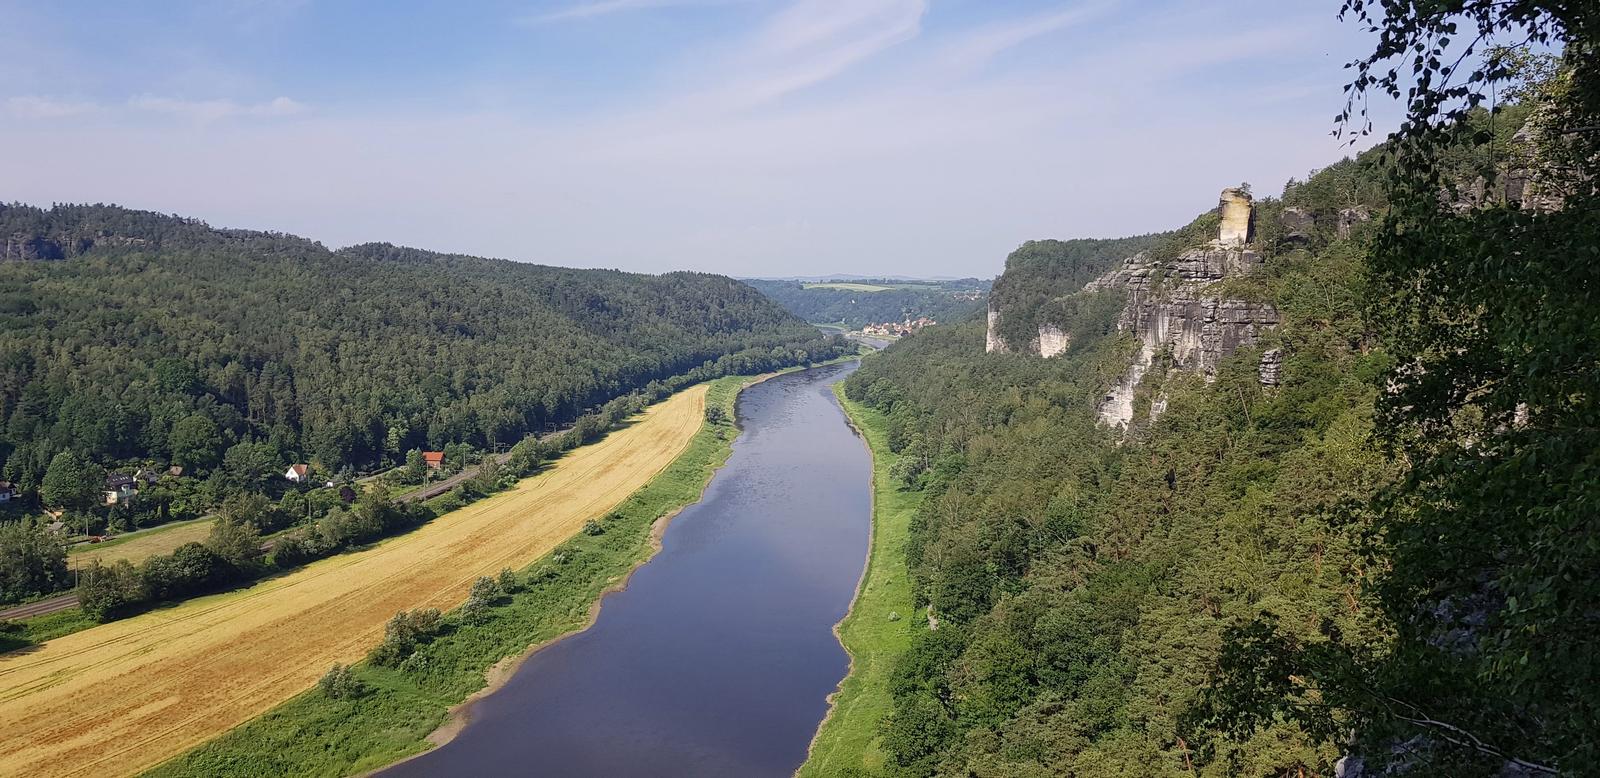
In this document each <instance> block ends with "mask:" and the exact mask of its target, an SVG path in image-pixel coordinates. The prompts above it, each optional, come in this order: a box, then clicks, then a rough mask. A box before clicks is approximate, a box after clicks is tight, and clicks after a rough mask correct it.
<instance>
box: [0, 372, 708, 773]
mask: <svg viewBox="0 0 1600 778" xmlns="http://www.w3.org/2000/svg"><path fill="white" fill-rule="evenodd" d="M705 392H706V387H705V386H697V387H694V388H691V389H688V390H685V391H683V392H680V393H679V394H677V395H676V396H674V397H672V398H671V399H669V400H667V401H665V402H663V403H660V404H658V405H656V406H655V407H653V408H651V409H650V410H649V411H647V412H646V413H645V414H644V415H643V416H642V417H641V418H640V420H639V421H638V422H637V423H635V424H634V425H632V426H630V427H628V428H626V429H623V430H619V431H617V432H614V433H612V434H611V435H609V436H607V437H606V439H605V440H603V441H601V442H599V443H596V444H594V445H591V446H586V447H584V448H580V449H578V450H576V451H573V452H572V453H570V454H568V455H567V456H566V457H565V458H563V459H562V460H560V461H559V462H558V463H557V464H556V466H555V467H553V468H552V469H551V470H550V471H548V472H546V473H543V474H541V475H539V476H536V477H534V478H530V479H526V480H524V481H523V482H522V483H520V484H519V485H518V486H517V487H516V488H515V489H514V490H512V491H509V492H506V493H503V494H500V495H496V496H494V497H491V498H489V499H486V500H483V501H481V502H478V503H475V504H473V505H471V506H468V507H466V508H463V509H462V510H459V511H456V512H455V513H452V514H449V515H446V516H442V517H440V518H438V519H435V520H434V521H432V522H430V523H428V524H427V525H425V526H423V527H421V528H419V529H417V530H416V531H414V532H411V533H409V534H406V535H403V536H400V537H397V538H393V539H391V540H389V541H386V542H384V543H382V544H380V545H378V546H377V547H375V548H372V549H369V550H367V551H362V552H359V553H355V554H344V555H340V556H337V557H332V558H329V559H325V560H322V561H319V562H316V563H314V564H312V565H309V566H307V567H306V568H304V569H302V570H299V571H297V572H294V573H291V574H288V575H285V576H283V577H280V578H276V579H272V580H269V581H265V582H262V583H260V584H257V585H255V586H252V587H250V588H248V589H244V590H241V591H238V592H230V593H228V594H222V595H216V596H211V597H203V598H200V599H197V600H191V601H189V602H186V603H183V604H181V605H178V606H175V607H172V608H168V609H164V610H159V611H154V612H151V613H147V614H144V615H141V616H137V617H134V618H131V619H126V620H123V621H119V622H113V623H111V624H107V625H104V626H100V627H95V628H93V629H89V630H85V631H83V632H78V633H75V634H72V635H68V636H65V637H62V638H58V639H56V640H52V641H49V642H48V643H45V644H44V645H42V646H40V647H38V648H36V649H32V650H24V651H21V652H17V653H15V654H9V655H4V656H0V690H3V691H0V774H5V775H36V776H56V775H97V776H98V775H122V774H129V773H134V772H138V771H139V770H141V769H145V768H148V767H150V766H153V765H155V764H157V763H159V762H161V761H164V760H165V759H167V758H169V757H172V756H175V755H177V754H178V753H181V752H182V751H184V750H186V749H188V748H191V747H193V746H195V745H198V744H199V743H201V742H204V741H205V740H207V739H209V738H211V737H212V736H215V735H217V734H220V733H222V732H223V731H226V730H227V729H229V728H231V727H233V726H236V725H238V724H240V723H243V722H244V721H246V720H248V719H250V718H252V717H254V716H257V715H260V714H261V713H264V712H266V711H267V710H268V709H270V708H271V707H273V706H274V705H277V704H278V703H280V702H283V701H284V700H286V699H288V698H289V697H291V696H293V695H294V694H296V693H298V692H300V691H302V690H304V689H306V688H307V687H309V686H311V685H313V684H314V683H316V680H317V679H318V678H319V677H321V675H322V674H323V672H325V671H326V670H327V668H328V666H329V665H331V664H332V663H334V662H350V661H354V660H356V659H359V658H361V657H362V656H363V655H364V654H365V653H366V652H367V651H368V650H369V649H370V648H371V646H372V645H373V644H375V643H376V642H377V640H378V638H379V637H381V635H382V631H383V624H384V622H385V621H387V620H388V619H389V617H391V616H393V615H394V613H395V612H396V611H399V610H402V609H408V608H416V607H430V606H431V607H438V608H450V607H454V606H456V605H458V604H460V603H461V602H462V601H463V600H465V598H466V593H467V589H468V587H469V586H470V585H471V582H472V580H473V579H474V578H476V577H477V576H479V575H492V574H493V573H495V572H496V571H498V570H499V569H501V568H502V567H513V568H516V567H521V566H523V565H526V564H528V563H529V562H532V561H533V560H534V559H537V558H538V557H539V556H541V555H543V554H544V553H546V552H548V551H549V550H550V549H552V548H554V547H555V546H556V545H558V544H560V543H561V542H562V541H564V540H566V539H567V538H568V537H570V536H572V535H573V534H574V533H575V532H577V531H578V530H579V529H580V528H581V527H582V526H583V523H584V522H585V521H587V520H588V519H590V518H593V517H595V516H597V515H600V514H603V513H605V512H606V511H608V510H610V509H611V508H612V507H613V506H615V505H616V504H617V503H619V502H621V501H622V500H623V499H624V498H626V497H627V496H628V495H629V494H631V493H632V492H633V491H634V490H636V489H638V488H639V487H640V486H643V485H644V484H645V482H647V481H648V480H649V479H650V478H651V477H653V476H654V475H655V474H656V473H658V472H660V471H661V469H662V468H664V467H666V465H667V464H668V463H670V462H671V461H672V460H673V459H674V458H675V457H676V456H677V455H678V454H679V453H681V452H682V451H683V449H684V447H685V446H687V445H688V443H689V440H690V439H691V438H692V437H693V435H694V433H695V431H696V430H698V429H699V427H700V424H701V420H702V419H703V417H704V408H705Z"/></svg>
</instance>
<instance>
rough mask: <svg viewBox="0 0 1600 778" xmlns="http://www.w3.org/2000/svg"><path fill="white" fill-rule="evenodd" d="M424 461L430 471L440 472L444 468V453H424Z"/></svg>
mask: <svg viewBox="0 0 1600 778" xmlns="http://www.w3.org/2000/svg"><path fill="white" fill-rule="evenodd" d="M422 461H423V463H424V464H426V465H427V466H428V469H429V470H438V469H439V468H441V467H444V452H443V451H424V452H422Z"/></svg>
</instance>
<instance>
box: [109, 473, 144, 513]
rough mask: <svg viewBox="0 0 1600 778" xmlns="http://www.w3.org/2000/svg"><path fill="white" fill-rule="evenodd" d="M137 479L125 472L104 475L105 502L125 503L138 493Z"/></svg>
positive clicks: (112, 503) (113, 503)
mask: <svg viewBox="0 0 1600 778" xmlns="http://www.w3.org/2000/svg"><path fill="white" fill-rule="evenodd" d="M137 485H138V481H137V480H136V479H135V478H134V477H133V476H131V475H128V474H127V473H112V474H110V475H108V476H106V489H105V496H106V504H107V505H118V504H120V503H125V502H127V501H129V500H131V499H133V496H134V495H136V494H138V493H139V490H138V488H137Z"/></svg>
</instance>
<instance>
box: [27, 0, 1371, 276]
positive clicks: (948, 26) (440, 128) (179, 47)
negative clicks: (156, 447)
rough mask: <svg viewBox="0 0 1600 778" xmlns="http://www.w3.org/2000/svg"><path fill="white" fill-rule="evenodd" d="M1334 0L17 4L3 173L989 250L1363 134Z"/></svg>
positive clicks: (1171, 208)
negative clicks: (1336, 126)
mask: <svg viewBox="0 0 1600 778" xmlns="http://www.w3.org/2000/svg"><path fill="white" fill-rule="evenodd" d="M1337 10H1338V2H1337V0H1220V1H1219V2H1207V3H1199V2H1192V1H1190V2H1176V1H1166V2H1150V1H1149V0H1138V1H1137V2H1136V1H1134V0H1122V1H1121V2H1119V1H1118V0H1088V1H1086V2H1060V1H1055V0H1050V1H1047V0H1014V1H1001V0H981V1H980V0H550V1H548V2H500V1H490V2H474V3H450V2H422V1H421V0H396V1H394V2H384V3H376V2H369V3H357V2H331V1H319V0H209V1H207V2H192V3H190V2H137V1H134V0H122V1H121V2H83V1H77V0H59V1H58V2H51V3H37V2H13V1H12V0H0V170H4V171H5V172H6V175H5V177H4V179H3V184H0V200H21V201H24V202H32V203H37V204H48V203H51V202H116V203H120V204H123V205H127V206H130V207H136V208H145V209H150V210H157V211H163V212H172V213H180V214H184V215H187V216H195V217H199V218H202V219H205V220H207V221H209V222H211V223H212V224H214V225H217V226H228V227H248V228H258V229H273V230H282V231H286V232H293V233H297V234H301V235H305V236H307V237H310V238H314V239H317V240H321V241H323V242H325V243H327V244H329V245H331V246H342V245H348V244H351V243H359V242H365V241H389V242H393V243H399V244H405V245H413V246H420V247H423V248H431V249H438V250H445V251H459V252H463V253H472V254H480V255H486V256H497V257H506V258H510V259H517V260H524V261H532V262H541V263H546V264H558V265H572V266H585V267H618V268H622V269H626V270H641V271H650V272H659V271H664V270H670V269H679V268H684V269H697V270H708V271H714V272H723V273H731V274H735V275H769V276H770V275H812V274H822V273H862V274H880V273H881V274H901V275H982V276H987V275H993V274H995V273H997V272H998V271H999V270H1000V268H1001V266H1002V263H1003V261H1004V258H1005V255H1006V254H1007V253H1008V252H1009V251H1010V250H1011V249H1013V248H1015V247H1016V246H1017V245H1018V244H1020V243H1021V242H1023V241H1025V240H1028V239H1033V238H1070V237H1109V236H1118V235H1125V234H1131V233H1139V232H1149V231H1154V230H1160V229H1170V228H1173V227H1176V226H1179V225H1181V224H1182V223H1184V222H1185V221H1187V220H1188V219H1189V218H1191V217H1192V216H1193V215H1194V214H1196V213H1198V212H1200V211H1202V210H1204V209H1206V208H1209V207H1211V206H1212V205H1213V204H1214V203H1215V198H1216V194H1217V192H1218V190H1220V189H1221V188H1223V187H1224V186H1229V185H1234V184H1237V183H1239V182H1241V181H1249V182H1251V183H1252V184H1253V185H1254V186H1255V189H1256V191H1257V192H1258V193H1265V194H1271V193H1276V192H1277V191H1279V190H1280V189H1281V188H1282V185H1283V183H1284V182H1285V181H1286V180H1287V179H1288V178H1289V177H1290V176H1303V175H1304V174H1305V173H1306V172H1307V171H1308V170H1310V169H1312V168H1315V167H1319V166H1322V165H1325V164H1327V163H1329V162H1332V161H1334V160H1337V159H1338V158H1340V157H1341V156H1343V155H1344V154H1345V153H1347V152H1348V149H1347V148H1345V147H1344V146H1343V145H1342V144H1341V142H1340V141H1338V140H1336V139H1334V138H1331V137H1329V134H1328V133H1329V130H1330V129H1331V128H1332V117H1333V115H1334V114H1335V113H1337V111H1338V110H1339V109H1340V108H1341V107H1342V102H1341V100H1342V96H1341V86H1342V84H1343V83H1344V78H1345V73H1344V71H1343V68H1342V65H1343V63H1344V62H1346V61H1348V60H1349V59H1351V58H1353V57H1354V56H1357V55H1359V54H1361V53H1362V52H1363V51H1364V50H1365V48H1366V47H1367V46H1369V45H1370V41H1369V40H1368V38H1367V37H1366V34H1364V33H1363V32H1362V31H1361V30H1360V29H1358V28H1357V27H1356V26H1355V25H1353V24H1345V23H1340V22H1339V21H1337V20H1336V19H1335V13H1336V12H1337ZM1379 125H1380V128H1381V127H1382V117H1380V123H1379Z"/></svg>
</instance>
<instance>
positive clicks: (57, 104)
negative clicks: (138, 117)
mask: <svg viewBox="0 0 1600 778" xmlns="http://www.w3.org/2000/svg"><path fill="white" fill-rule="evenodd" d="M98 110H100V106H99V105H96V104H95V103H92V102H88V101H83V100H61V99H57V98H53V97H40V96H38V95H21V96H17V97H10V98H7V99H6V112H7V113H10V114H12V115H14V116H20V117H22V118H24V119H60V118H63V117H67V116H81V115H83V114H87V113H94V112H95V111H98Z"/></svg>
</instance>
